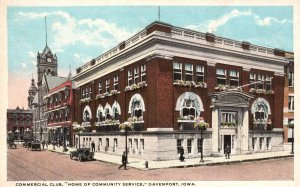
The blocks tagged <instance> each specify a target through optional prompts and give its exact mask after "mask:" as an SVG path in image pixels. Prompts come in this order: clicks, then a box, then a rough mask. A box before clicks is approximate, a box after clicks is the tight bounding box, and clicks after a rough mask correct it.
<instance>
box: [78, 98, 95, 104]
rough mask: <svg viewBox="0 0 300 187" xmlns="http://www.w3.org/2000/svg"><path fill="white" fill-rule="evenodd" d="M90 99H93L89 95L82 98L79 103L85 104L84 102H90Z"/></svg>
mask: <svg viewBox="0 0 300 187" xmlns="http://www.w3.org/2000/svg"><path fill="white" fill-rule="evenodd" d="M90 101H92V99H91V98H90V97H88V98H84V99H80V101H79V103H80V104H83V103H88V102H90Z"/></svg>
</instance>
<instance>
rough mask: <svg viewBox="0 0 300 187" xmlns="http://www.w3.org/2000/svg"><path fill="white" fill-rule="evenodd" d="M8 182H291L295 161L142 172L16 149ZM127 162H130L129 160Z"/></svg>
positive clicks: (9, 152)
mask: <svg viewBox="0 0 300 187" xmlns="http://www.w3.org/2000/svg"><path fill="white" fill-rule="evenodd" d="M7 162H8V163H7V175H8V176H7V179H8V181H46V180H47V181H80V180H82V181H87V180H89V181H91V180H92V181H100V180H101V181H107V180H114V181H115V180H164V181H179V180H181V181H189V180H197V181H199V180H201V181H207V180H209V181H210V180H214V181H220V180H250V181H251V180H293V173H294V167H293V165H294V159H293V158H284V159H273V160H265V161H256V162H245V163H239V164H232V165H219V166H203V167H189V168H172V169H157V170H147V171H141V170H137V169H133V168H128V170H123V169H121V170H118V165H115V164H110V163H105V162H100V161H84V162H79V161H77V160H71V159H70V158H69V155H66V154H61V153H54V152H51V151H47V150H45V151H30V150H27V148H23V147H21V146H20V145H18V148H17V149H8V150H7ZM129 162H130V158H129Z"/></svg>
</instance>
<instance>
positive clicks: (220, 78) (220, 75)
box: [216, 68, 226, 85]
mask: <svg viewBox="0 0 300 187" xmlns="http://www.w3.org/2000/svg"><path fill="white" fill-rule="evenodd" d="M216 73H217V84H223V85H226V70H225V69H223V68H217V72H216Z"/></svg>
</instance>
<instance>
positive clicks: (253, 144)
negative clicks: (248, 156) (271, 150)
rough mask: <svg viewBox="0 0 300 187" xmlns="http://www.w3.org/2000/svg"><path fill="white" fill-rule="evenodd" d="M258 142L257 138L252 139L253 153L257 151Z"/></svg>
mask: <svg viewBox="0 0 300 187" xmlns="http://www.w3.org/2000/svg"><path fill="white" fill-rule="evenodd" d="M256 141H257V138H252V150H253V151H255V150H256Z"/></svg>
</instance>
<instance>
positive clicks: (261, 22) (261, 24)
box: [254, 15, 288, 27]
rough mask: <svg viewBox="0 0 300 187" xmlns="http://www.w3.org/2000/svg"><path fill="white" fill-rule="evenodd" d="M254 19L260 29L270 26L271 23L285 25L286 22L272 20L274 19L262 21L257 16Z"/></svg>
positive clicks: (269, 18) (267, 18) (268, 18)
mask: <svg viewBox="0 0 300 187" xmlns="http://www.w3.org/2000/svg"><path fill="white" fill-rule="evenodd" d="M254 19H255V22H256V24H257V25H259V26H262V27H264V26H270V25H271V22H275V23H279V24H285V23H287V22H288V20H287V19H283V20H279V19H277V18H274V17H265V18H263V19H260V17H259V16H257V15H256V16H255V18H254Z"/></svg>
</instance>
